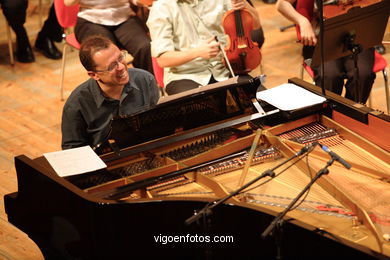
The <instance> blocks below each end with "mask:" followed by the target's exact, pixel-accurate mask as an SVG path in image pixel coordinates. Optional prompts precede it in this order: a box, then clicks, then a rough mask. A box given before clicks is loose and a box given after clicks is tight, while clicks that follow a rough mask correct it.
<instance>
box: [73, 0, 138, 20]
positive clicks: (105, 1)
mask: <svg viewBox="0 0 390 260" xmlns="http://www.w3.org/2000/svg"><path fill="white" fill-rule="evenodd" d="M133 15H135V14H134V11H133V10H132V9H131V7H130V3H129V0H80V10H79V12H78V14H77V16H78V17H80V18H83V19H85V20H87V21H90V22H92V23H97V24H102V25H108V26H113V25H118V24H121V23H123V22H124V21H126V20H127V19H129V17H130V16H133Z"/></svg>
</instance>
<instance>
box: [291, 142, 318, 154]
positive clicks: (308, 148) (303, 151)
mask: <svg viewBox="0 0 390 260" xmlns="http://www.w3.org/2000/svg"><path fill="white" fill-rule="evenodd" d="M316 145H319V143H318V142H312V143H311V144H308V145H305V146H304V147H302V149H301V150H300V151H298V152H297V153H296V154H295V156H297V157H298V156H301V155H302V154H305V153H307V152H308V151H310V149H311V148H313V147H315V146H316Z"/></svg>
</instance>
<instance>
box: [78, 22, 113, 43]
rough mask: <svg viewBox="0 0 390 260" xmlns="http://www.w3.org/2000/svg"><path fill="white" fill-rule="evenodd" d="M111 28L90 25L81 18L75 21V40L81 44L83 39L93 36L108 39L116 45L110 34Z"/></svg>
mask: <svg viewBox="0 0 390 260" xmlns="http://www.w3.org/2000/svg"><path fill="white" fill-rule="evenodd" d="M113 30H114V27H113V26H104V25H100V24H95V23H91V22H89V21H87V20H85V19H83V18H78V19H77V24H76V27H75V34H76V39H77V41H78V42H79V43H82V42H83V41H84V40H85V39H87V38H88V37H90V36H93V35H101V36H104V37H107V38H108V39H110V40H111V41H112V42H113V43H115V44H117V39H116V38H115V35H114V34H113V33H112V31H113Z"/></svg>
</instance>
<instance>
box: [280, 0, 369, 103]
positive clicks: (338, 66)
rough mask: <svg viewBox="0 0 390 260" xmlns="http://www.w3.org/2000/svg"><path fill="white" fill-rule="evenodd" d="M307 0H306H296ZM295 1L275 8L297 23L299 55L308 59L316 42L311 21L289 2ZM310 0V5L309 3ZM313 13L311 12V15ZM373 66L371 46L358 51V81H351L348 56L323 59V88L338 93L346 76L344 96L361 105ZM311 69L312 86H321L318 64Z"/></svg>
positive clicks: (283, 0)
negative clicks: (300, 46)
mask: <svg viewBox="0 0 390 260" xmlns="http://www.w3.org/2000/svg"><path fill="white" fill-rule="evenodd" d="M299 1H310V0H299ZM295 2H296V0H278V2H277V3H276V7H277V9H278V11H279V12H280V13H281V14H282V15H283V16H285V17H286V18H287V19H289V20H291V21H292V22H294V23H295V24H297V25H298V26H299V28H300V34H301V42H302V44H303V45H304V47H303V51H302V54H303V58H304V59H305V60H306V59H309V58H311V57H312V55H313V52H314V46H315V45H316V43H317V36H316V34H315V32H314V31H315V29H314V28H313V26H312V22H313V23H315V21H310V20H309V19H308V18H307V17H305V16H303V15H302V14H300V13H298V11H297V10H296V9H295V8H294V6H293V4H294V3H295ZM309 3H310V4H309ZM309 3H308V4H307V5H308V7H307V8H311V9H313V8H314V1H311V2H309ZM307 13H312V10H308V12H307ZM314 16H316V15H313V17H314ZM373 66H374V48H371V49H367V50H364V51H363V52H361V53H359V54H358V68H359V79H358V84H355V82H354V69H355V65H354V60H353V57H352V55H350V56H346V57H342V58H339V59H336V60H332V61H328V62H325V64H324V76H325V77H324V85H325V86H324V88H325V89H327V90H330V91H332V92H334V93H336V94H338V95H341V93H342V90H343V87H344V79H345V78H346V79H347V82H346V84H345V89H346V94H345V97H346V98H348V99H351V100H353V101H355V102H360V103H363V104H365V103H366V101H367V99H368V97H369V95H370V92H371V88H372V85H373V83H374V80H375V77H376V75H375V73H373V72H372V68H373ZM312 69H313V72H314V81H315V83H316V85H318V86H321V75H320V66H316V67H312Z"/></svg>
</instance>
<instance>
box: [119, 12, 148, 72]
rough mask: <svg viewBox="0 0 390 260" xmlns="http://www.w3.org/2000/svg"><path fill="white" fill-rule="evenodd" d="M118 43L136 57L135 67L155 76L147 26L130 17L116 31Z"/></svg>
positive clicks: (136, 18)
mask: <svg viewBox="0 0 390 260" xmlns="http://www.w3.org/2000/svg"><path fill="white" fill-rule="evenodd" d="M115 36H116V38H117V39H118V42H119V43H120V44H121V45H122V46H123V47H124V48H125V49H126V50H127V51H128V52H129V53H130V54H131V55H132V56H133V57H134V60H133V65H134V67H136V68H140V69H144V70H147V71H149V72H150V73H152V74H153V65H152V57H151V53H150V38H149V36H148V35H147V31H146V29H145V25H144V24H143V23H142V21H141V20H140V19H139V18H138V17H136V16H133V17H130V18H129V19H128V20H127V21H126V22H124V23H122V24H121V25H119V26H118V28H117V29H116V30H115Z"/></svg>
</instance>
